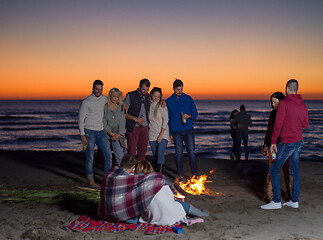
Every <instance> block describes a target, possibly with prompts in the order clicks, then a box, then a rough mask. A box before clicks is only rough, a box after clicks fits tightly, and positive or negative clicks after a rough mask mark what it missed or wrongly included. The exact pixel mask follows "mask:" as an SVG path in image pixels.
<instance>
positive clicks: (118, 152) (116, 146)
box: [110, 141, 124, 166]
mask: <svg viewBox="0 0 323 240" xmlns="http://www.w3.org/2000/svg"><path fill="white" fill-rule="evenodd" d="M111 145H112V149H113V152H114V155H115V156H116V162H117V164H118V166H121V160H122V158H123V155H124V154H123V147H121V145H120V143H119V141H111ZM110 158H111V159H112V153H111V154H110Z"/></svg>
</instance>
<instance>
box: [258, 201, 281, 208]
mask: <svg viewBox="0 0 323 240" xmlns="http://www.w3.org/2000/svg"><path fill="white" fill-rule="evenodd" d="M260 208H261V209H281V208H282V204H281V202H278V203H276V202H274V201H271V202H270V203H267V204H265V205H261V206H260Z"/></svg>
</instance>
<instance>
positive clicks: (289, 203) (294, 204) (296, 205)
mask: <svg viewBox="0 0 323 240" xmlns="http://www.w3.org/2000/svg"><path fill="white" fill-rule="evenodd" d="M283 206H287V207H291V208H298V202H292V200H290V201H289V202H285V203H283Z"/></svg>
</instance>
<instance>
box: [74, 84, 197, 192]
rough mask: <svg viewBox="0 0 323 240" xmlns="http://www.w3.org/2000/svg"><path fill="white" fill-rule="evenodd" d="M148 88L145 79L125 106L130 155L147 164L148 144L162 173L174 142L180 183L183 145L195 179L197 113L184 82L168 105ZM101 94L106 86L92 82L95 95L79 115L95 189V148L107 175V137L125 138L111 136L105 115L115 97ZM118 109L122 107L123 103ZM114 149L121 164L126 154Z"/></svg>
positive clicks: (176, 85) (89, 175)
mask: <svg viewBox="0 0 323 240" xmlns="http://www.w3.org/2000/svg"><path fill="white" fill-rule="evenodd" d="M149 87H150V82H149V80H148V79H142V80H141V81H140V83H139V88H138V89H137V90H135V91H133V92H129V93H127V95H126V98H125V101H124V104H123V106H124V108H125V110H126V115H125V118H126V124H125V129H126V136H127V147H128V153H129V154H132V155H134V156H136V153H137V160H138V161H140V160H144V159H145V154H146V151H147V146H148V141H149V143H150V146H151V149H152V152H153V155H154V156H155V157H156V159H157V163H158V165H159V167H158V168H159V169H158V170H159V171H162V168H163V164H164V162H165V157H164V154H165V149H166V145H167V143H168V141H169V139H170V140H172V141H174V143H175V152H176V154H175V155H176V165H177V172H178V176H177V178H176V179H177V180H178V179H181V178H183V159H182V158H183V142H184V143H185V146H186V149H187V152H188V155H189V159H190V165H191V169H192V173H193V175H197V174H198V168H197V163H196V157H195V153H194V149H195V142H194V133H193V120H195V119H196V117H197V115H198V113H197V109H196V106H195V104H194V101H193V99H192V98H191V97H190V96H189V95H187V94H185V93H183V82H182V81H181V80H179V79H176V80H175V81H174V83H173V90H174V93H173V94H172V96H170V97H169V98H168V99H166V102H165V101H162V92H161V89H160V88H153V90H152V91H151V92H150V94H148V91H149ZM111 90H112V89H111ZM111 90H110V92H111ZM102 92H103V82H102V81H101V80H95V81H94V82H93V88H92V94H91V95H90V96H89V97H87V98H86V99H84V100H83V102H82V104H81V107H80V112H79V129H80V134H81V141H82V143H83V146H84V147H85V148H86V173H87V178H88V180H89V182H90V184H91V185H92V186H97V185H96V183H95V182H94V180H93V160H94V147H95V144H96V145H97V146H98V147H99V149H100V150H101V151H102V154H103V158H104V173H106V172H107V171H108V170H109V169H110V168H111V158H112V155H111V149H110V142H109V139H108V138H107V134H108V136H109V137H110V141H112V142H116V141H115V140H116V138H115V137H122V131H121V132H120V131H119V132H118V133H117V134H118V135H117V136H116V135H114V134H116V133H113V132H111V128H108V127H107V126H106V120H107V119H109V118H111V117H106V113H108V112H109V109H108V108H107V106H106V103H107V102H108V103H109V100H110V99H109V98H110V97H112V95H111V96H110V93H109V97H108V98H107V97H106V96H104V95H103V94H102ZM121 95H122V93H121V92H120V93H119V95H118V96H116V97H119V98H120V96H121ZM166 104H167V107H166ZM118 105H121V102H120V101H119V102H118ZM160 105H162V106H160ZM108 106H109V104H108ZM118 112H122V114H123V111H121V110H118ZM122 114H121V115H122ZM108 115H109V114H108ZM110 115H111V114H110ZM119 115H120V113H119ZM102 119H104V120H102ZM110 120H111V119H110ZM168 127H169V129H168ZM109 131H110V132H109ZM117 145H118V144H117ZM112 147H113V150H114V152H115V155H116V158H117V163H118V162H120V159H121V158H122V156H123V154H122V152H120V151H116V148H115V147H114V146H112ZM118 152H120V153H121V154H119V155H120V156H119V157H118V156H117V155H118ZM116 153H117V154H116Z"/></svg>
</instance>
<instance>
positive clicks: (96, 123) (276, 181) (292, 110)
mask: <svg viewBox="0 0 323 240" xmlns="http://www.w3.org/2000/svg"><path fill="white" fill-rule="evenodd" d="M149 87H150V82H149V80H148V79H142V80H141V81H140V83H139V87H138V89H137V90H135V91H132V92H129V93H127V95H126V97H125V100H124V101H123V99H122V92H121V91H120V90H118V89H117V88H112V89H111V90H110V91H109V95H108V97H106V96H104V95H103V94H102V91H103V82H102V81H100V80H96V81H94V83H93V89H92V90H93V91H92V94H91V95H90V96H89V97H87V98H86V99H84V101H83V102H82V104H81V107H80V113H79V128H80V133H81V141H82V143H83V146H84V148H86V173H87V178H88V180H89V182H90V184H91V185H92V186H96V183H95V182H94V180H93V158H94V147H95V144H97V146H98V147H99V148H100V149H101V151H102V154H103V157H104V172H105V173H107V174H106V175H105V177H104V180H103V182H102V186H101V205H100V208H101V214H102V216H105V217H107V218H109V217H112V218H113V217H116V216H117V218H118V219H117V220H118V221H119V220H122V219H124V218H127V219H128V220H129V221H132V217H134V216H135V215H136V214H137V213H138V212H133V211H134V209H137V210H138V209H141V210H140V212H141V213H143V210H145V211H148V212H146V213H147V214H148V215H146V216H148V218H149V216H150V214H152V212H154V210H156V209H157V208H158V206H159V205H160V204H161V202H159V201H161V200H156V201H155V203H154V204H153V205H151V206H155V207H153V209H150V210H149V208H148V206H150V203H151V202H154V201H152V200H153V199H154V198H155V199H158V198H159V197H157V196H158V195H157V193H160V195H161V196H160V199H164V197H165V196H167V195H168V196H170V195H169V194H168V193H167V192H168V188H166V190H165V189H164V188H163V186H164V185H169V184H168V183H166V182H167V181H165V179H164V178H163V175H162V174H160V173H155V174H157V175H155V174H154V173H151V171H148V172H141V174H145V173H149V174H150V175H149V174H148V175H147V176H149V177H148V178H151V179H150V180H147V179H146V177H142V176H141V175H140V177H129V176H130V175H129V174H130V172H131V170H132V168H133V167H134V166H135V162H137V163H140V162H142V163H144V162H146V161H145V155H146V151H147V146H148V142H149V144H150V146H151V149H152V152H153V155H154V156H155V158H156V163H157V165H156V167H157V169H158V172H162V171H163V165H164V163H165V159H164V155H165V149H166V146H167V143H168V142H169V141H173V142H174V143H175V158H176V166H177V174H178V175H177V179H176V180H177V181H180V180H181V178H183V159H182V157H183V143H184V144H185V146H186V149H187V153H188V156H189V160H190V166H191V170H192V173H193V175H198V167H197V163H196V157H195V153H194V148H195V142H194V132H193V120H195V119H196V118H197V116H198V112H197V109H196V106H195V103H194V101H193V99H192V98H191V97H190V96H189V95H186V94H185V93H183V82H182V81H181V80H179V79H176V80H175V81H174V83H173V90H174V93H173V94H172V95H171V96H170V97H169V98H167V99H166V101H164V100H163V99H162V90H161V89H160V88H158V87H155V88H153V89H152V91H151V92H150V94H149ZM297 91H298V81H297V80H295V79H291V80H289V81H288V82H287V84H286V96H285V95H284V94H283V93H281V92H275V93H274V94H273V95H272V96H271V98H270V101H271V105H272V107H273V110H272V112H271V114H270V117H269V121H268V129H267V132H266V137H265V141H264V145H263V148H262V153H263V155H267V154H269V166H270V167H269V173H268V176H267V195H268V199H269V200H271V201H270V202H269V203H268V204H265V205H262V206H261V208H262V209H280V208H281V207H282V204H281V187H280V178H279V171H280V169H281V168H282V167H283V169H284V173H285V183H286V193H287V195H286V200H287V201H286V202H285V203H284V204H283V206H288V207H292V208H298V207H299V203H298V200H299V192H300V174H299V160H300V152H301V149H302V146H303V137H302V129H304V128H308V126H309V121H308V109H307V107H306V105H305V104H304V101H303V99H302V97H301V95H299V94H297ZM245 110H246V108H245V106H244V105H241V106H240V111H237V110H234V111H233V112H232V114H231V116H230V126H231V129H232V131H231V134H232V138H233V142H234V144H233V148H232V152H233V155H232V157H233V158H235V159H237V160H240V158H241V147H240V145H241V141H243V142H244V146H245V159H248V155H249V152H248V127H252V120H251V117H250V115H249V114H247V113H246V111H245ZM125 136H126V138H127V147H126V145H125V138H124V137H125ZM110 146H112V149H113V151H114V153H115V156H116V162H117V166H115V167H114V168H113V169H111V159H112V154H111V148H110ZM126 149H127V151H128V154H125V152H126ZM135 156H137V158H135ZM129 159H130V160H131V159H135V162H133V160H132V161H130V160H129ZM127 161H130V163H123V162H127ZM123 164H125V165H123ZM119 166H121V168H119ZM151 168H152V167H151ZM110 169H111V171H109V170H110ZM118 169H121V170H118ZM108 171H109V172H108ZM158 174H160V175H158ZM117 175H120V176H123V175H127V179H128V178H129V181H130V182H127V183H125V182H124V179H125V178H121V182H120V188H121V189H124V187H125V186H124V184H128V183H131V184H133V191H135V192H136V191H137V190H138V188H137V187H138V186H141V184H144V185H143V186H144V187H146V186H145V183H147V182H148V183H149V182H150V181H152V183H153V185H155V183H156V184H157V182H159V183H158V184H157V185H155V187H152V186H153V185H149V184H148V185H149V186H150V187H149V186H148V185H147V186H148V188H147V189H148V190H147V191H149V192H151V193H152V195H151V196H148V198H147V196H144V195H141V196H138V197H139V198H140V197H141V200H140V201H139V202H138V203H135V202H134V204H135V205H133V204H132V205H131V206H130V207H129V209H127V212H124V211H125V209H124V208H121V209H120V213H119V212H112V214H114V215H113V216H110V215H109V214H110V212H109V211H108V209H107V207H109V206H110V207H111V204H112V205H113V206H115V207H116V205H115V204H116V203H115V202H111V201H114V200H115V199H114V197H116V196H115V195H114V193H117V192H118V189H116V188H115V187H116V186H117V185H113V186H114V187H113V186H112V185H111V182H114V180H112V179H111V177H113V178H114V177H116V176H117ZM122 179H123V180H122ZM145 179H146V180H147V181H146V180H145ZM158 179H162V181H160V180H158ZM290 179H291V180H290ZM127 181H128V180H127ZM291 182H292V184H290V183H291ZM160 183H162V184H160ZM105 184H106V185H105ZM109 186H110V189H109ZM127 186H128V185H127ZM270 186H271V187H270ZM139 188H140V189H141V187H139ZM290 188H291V193H290ZM161 189H164V190H163V191H161ZM271 189H272V193H271ZM107 191H108V192H107ZM109 191H110V192H109ZM162 192H164V193H163V194H162ZM123 194H125V195H124V196H128V197H130V198H131V196H130V195H127V194H128V193H123ZM138 194H139V195H140V194H142V193H140V191H139V193H138ZM104 196H105V197H107V199H106V200H104V199H103V200H102V198H103V197H104ZM133 196H134V195H133ZM139 198H138V199H139ZM166 198H168V197H166ZM170 198H171V202H173V201H174V199H173V197H170ZM130 200H131V199H130ZM102 201H103V202H102ZM109 201H110V202H109ZM131 201H132V200H131ZM121 204H123V203H121ZM136 204H137V205H136ZM175 205H177V206H181V208H180V210H181V211H182V212H183V213H184V215H183V214H180V215H178V216H181V219H182V220H183V219H184V218H183V216H184V217H185V214H186V213H188V212H189V210H188V209H190V207H189V206H185V204H182V203H180V205H178V204H175ZM175 205H174V206H175ZM122 206H124V205H122ZM169 206H172V204H170V205H169ZM182 208H184V210H183V209H182ZM115 209H117V208H115ZM191 209H193V210H192V211H193V212H195V211H196V212H197V214H196V216H198V215H200V216H206V215H208V212H201V211H199V210H198V209H195V208H194V207H192V208H191ZM149 211H150V212H149ZM160 211H162V210H157V213H155V214H157V215H158V214H161V212H160ZM169 211H170V212H171V210H169ZM129 213H131V214H129ZM119 214H121V215H120V216H119ZM124 214H126V215H125V217H123V216H124ZM193 215H194V214H193ZM160 216H162V214H161V215H160ZM136 217H138V215H137V216H136ZM150 217H151V216H150ZM137 220H138V219H137ZM143 221H144V220H143Z"/></svg>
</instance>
